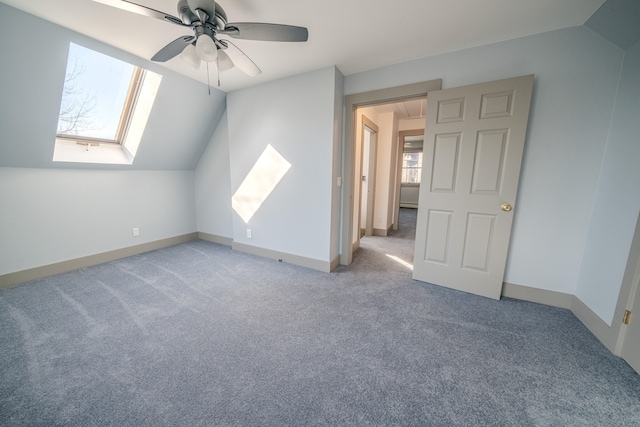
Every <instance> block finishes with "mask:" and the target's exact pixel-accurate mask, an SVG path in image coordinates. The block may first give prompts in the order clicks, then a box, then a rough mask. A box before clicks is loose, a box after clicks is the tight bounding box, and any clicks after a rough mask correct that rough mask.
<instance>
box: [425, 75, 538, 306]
mask: <svg viewBox="0 0 640 427" xmlns="http://www.w3.org/2000/svg"><path fill="white" fill-rule="evenodd" d="M533 79H534V76H533V75H528V76H522V77H515V78H511V79H505V80H498V81H494V82H487V83H480V84H475V85H470V86H464V87H457V88H451V89H444V90H440V91H435V92H430V93H429V108H427V120H426V127H425V137H424V149H423V169H422V183H421V185H420V196H419V205H418V222H417V226H416V243H415V251H414V270H413V278H414V279H416V280H420V281H424V282H429V283H432V284H436V285H440V286H445V287H449V288H453V289H458V290H461V291H465V292H470V293H474V294H477V295H482V296H486V297H489V298H494V299H499V298H500V294H501V292H502V280H503V277H504V269H505V265H506V258H507V253H508V247H509V238H510V234H511V225H512V222H513V214H514V212H513V210H512V209H514V208H515V207H516V194H517V189H518V180H519V176H520V164H521V161H522V153H523V150H524V141H525V136H526V129H527V121H528V117H529V106H530V102H531V91H532V88H533Z"/></svg>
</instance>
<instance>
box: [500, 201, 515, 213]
mask: <svg viewBox="0 0 640 427" xmlns="http://www.w3.org/2000/svg"><path fill="white" fill-rule="evenodd" d="M500 209H502V210H503V211H505V212H509V211H510V210H511V209H513V206H511V205H510V204H509V203H505V204H504V205H502V206H500Z"/></svg>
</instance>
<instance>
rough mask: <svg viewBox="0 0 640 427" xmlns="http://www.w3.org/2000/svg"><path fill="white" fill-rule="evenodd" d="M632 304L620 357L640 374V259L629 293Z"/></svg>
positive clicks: (624, 329) (624, 330) (629, 309)
mask: <svg viewBox="0 0 640 427" xmlns="http://www.w3.org/2000/svg"><path fill="white" fill-rule="evenodd" d="M629 301H630V304H631V306H630V307H629V308H628V311H629V312H630V316H629V319H628V324H626V325H622V328H623V337H622V338H623V340H622V349H621V350H620V357H622V358H623V359H624V360H626V362H627V363H628V364H629V366H631V367H632V368H633V369H634V370H635V371H636V372H638V373H639V374H640V259H639V260H638V263H637V267H636V272H635V274H634V279H633V285H632V289H631V293H630V295H629Z"/></svg>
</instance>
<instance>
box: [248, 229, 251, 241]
mask: <svg viewBox="0 0 640 427" xmlns="http://www.w3.org/2000/svg"><path fill="white" fill-rule="evenodd" d="M250 238H251V229H250V228H247V239H250Z"/></svg>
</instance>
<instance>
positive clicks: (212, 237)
mask: <svg viewBox="0 0 640 427" xmlns="http://www.w3.org/2000/svg"><path fill="white" fill-rule="evenodd" d="M198 239H200V240H206V241H207V242H213V243H219V244H221V245H225V246H231V244H232V243H233V239H232V238H231V237H224V236H218V235H216V234H209V233H203V232H202V231H198Z"/></svg>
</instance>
